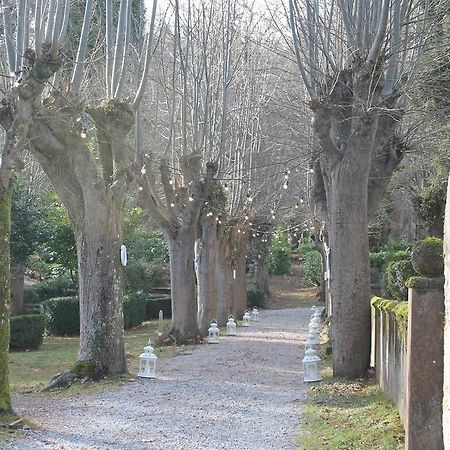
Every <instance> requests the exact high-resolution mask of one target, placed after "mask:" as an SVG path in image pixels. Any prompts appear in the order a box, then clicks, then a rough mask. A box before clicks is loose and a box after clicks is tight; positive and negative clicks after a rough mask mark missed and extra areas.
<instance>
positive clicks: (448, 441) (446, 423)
mask: <svg viewBox="0 0 450 450" xmlns="http://www.w3.org/2000/svg"><path fill="white" fill-rule="evenodd" d="M449 179H450V178H449ZM444 261H445V268H444V274H445V327H444V402H443V411H442V425H443V430H442V433H443V436H444V448H445V450H450V182H449V183H448V188H447V204H446V207H445V225H444Z"/></svg>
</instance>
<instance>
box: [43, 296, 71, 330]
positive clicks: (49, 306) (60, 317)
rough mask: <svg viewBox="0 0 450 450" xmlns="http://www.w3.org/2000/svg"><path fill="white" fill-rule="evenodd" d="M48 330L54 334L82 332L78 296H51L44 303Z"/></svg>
mask: <svg viewBox="0 0 450 450" xmlns="http://www.w3.org/2000/svg"><path fill="white" fill-rule="evenodd" d="M42 307H43V310H44V314H45V316H46V318H47V331H48V333H49V334H51V335H53V336H73V335H76V334H78V333H79V332H80V305H79V301H78V297H58V298H51V299H49V300H46V301H45V302H43V303H42Z"/></svg>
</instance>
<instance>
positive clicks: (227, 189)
mask: <svg viewBox="0 0 450 450" xmlns="http://www.w3.org/2000/svg"><path fill="white" fill-rule="evenodd" d="M223 188H224V190H225V192H228V191H229V190H230V188H229V187H228V184H227V183H225V184H224V185H223Z"/></svg>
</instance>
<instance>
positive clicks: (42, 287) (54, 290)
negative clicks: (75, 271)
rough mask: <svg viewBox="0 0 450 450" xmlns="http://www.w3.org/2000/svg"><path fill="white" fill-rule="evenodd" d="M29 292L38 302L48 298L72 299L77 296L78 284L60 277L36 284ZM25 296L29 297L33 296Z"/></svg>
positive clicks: (67, 278) (64, 276) (65, 276)
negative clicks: (31, 292)
mask: <svg viewBox="0 0 450 450" xmlns="http://www.w3.org/2000/svg"><path fill="white" fill-rule="evenodd" d="M31 290H32V291H33V292H34V295H35V298H37V301H39V302H42V301H44V300H48V299H50V298H57V297H73V296H75V295H77V294H78V282H77V281H73V280H72V279H71V278H70V277H69V276H67V275H60V276H58V277H56V278H51V279H49V280H45V281H41V282H40V283H36V284H35V285H34V286H33V287H32V288H31ZM27 295H28V296H29V297H31V296H32V295H33V294H27Z"/></svg>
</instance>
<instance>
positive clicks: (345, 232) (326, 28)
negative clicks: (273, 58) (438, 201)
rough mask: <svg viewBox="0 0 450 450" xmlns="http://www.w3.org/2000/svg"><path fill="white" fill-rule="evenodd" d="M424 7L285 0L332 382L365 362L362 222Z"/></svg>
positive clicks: (378, 188)
mask: <svg viewBox="0 0 450 450" xmlns="http://www.w3.org/2000/svg"><path fill="white" fill-rule="evenodd" d="M429 3H430V2H429V1H427V0H425V1H417V0H384V1H382V2H378V1H372V0H357V1H349V0H348V1H347V0H336V1H332V2H325V1H321V0H304V1H300V0H289V8H288V18H289V24H290V28H291V32H292V46H293V50H294V53H295V56H296V61H297V66H298V70H299V72H300V74H301V76H302V78H303V81H304V84H305V88H306V91H307V93H308V95H309V97H310V108H311V110H312V114H313V117H314V133H315V141H314V142H315V153H314V155H313V170H314V178H315V181H314V193H313V201H314V204H315V206H316V207H317V209H318V210H319V211H320V213H321V215H322V217H323V219H324V221H325V223H326V226H327V230H328V238H329V247H330V249H331V252H330V271H331V274H330V277H331V280H330V282H331V285H330V286H331V297H332V311H331V339H332V346H333V372H334V374H335V375H336V376H347V377H352V378H353V377H359V376H361V375H363V374H364V373H365V371H366V369H367V367H368V365H369V353H370V315H369V268H368V249H369V247H368V220H369V218H370V217H371V216H372V215H373V214H374V212H375V211H376V209H377V207H378V205H379V203H380V201H381V197H382V195H383V193H384V190H385V187H386V185H387V183H388V181H389V179H390V177H391V175H392V172H393V170H394V169H395V168H396V167H397V165H398V163H399V161H400V160H401V158H402V145H401V144H402V143H401V141H400V140H399V139H397V138H396V129H397V127H398V124H399V123H400V121H401V118H402V115H403V110H404V105H405V99H406V96H405V90H406V88H407V87H408V86H409V85H410V84H411V81H412V79H413V77H414V75H415V73H416V69H417V65H418V61H419V59H420V57H421V55H422V53H423V50H424V45H425V42H426V38H427V33H428V30H429V28H430V22H429V21H428V20H427V17H428V9H429Z"/></svg>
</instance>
